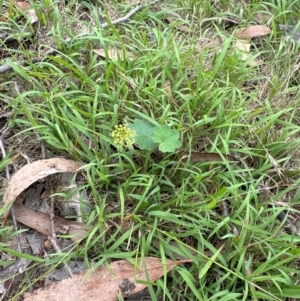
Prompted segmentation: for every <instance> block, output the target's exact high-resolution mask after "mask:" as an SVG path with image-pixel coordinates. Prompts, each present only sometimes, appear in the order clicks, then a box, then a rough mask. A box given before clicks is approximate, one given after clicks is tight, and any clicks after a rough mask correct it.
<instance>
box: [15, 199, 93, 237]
mask: <svg viewBox="0 0 300 301" xmlns="http://www.w3.org/2000/svg"><path fill="white" fill-rule="evenodd" d="M14 212H15V216H16V219H17V220H18V221H19V222H21V223H22V224H24V225H26V226H28V227H30V228H32V229H35V230H37V231H38V232H40V233H42V234H44V235H47V236H51V235H52V230H51V229H52V228H51V221H50V215H49V214H47V213H44V212H41V211H38V210H35V209H33V208H30V207H27V206H25V205H21V204H19V203H15V204H14ZM54 227H55V232H56V233H57V234H64V235H71V236H72V237H71V238H70V239H71V240H72V241H74V242H76V241H78V240H80V239H82V238H84V237H85V236H86V233H87V232H86V231H85V230H84V228H85V225H84V224H83V223H78V222H75V221H69V220H65V219H62V218H59V217H56V216H55V217H54Z"/></svg>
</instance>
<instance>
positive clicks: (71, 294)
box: [24, 257, 191, 301]
mask: <svg viewBox="0 0 300 301" xmlns="http://www.w3.org/2000/svg"><path fill="white" fill-rule="evenodd" d="M187 262H191V260H179V261H171V260H166V264H165V265H164V264H163V263H162V262H161V259H159V258H154V257H146V258H144V259H143V260H142V261H141V260H138V264H137V265H136V266H135V265H133V264H131V263H129V262H128V261H126V260H120V261H115V262H113V263H111V264H110V266H109V269H107V268H106V267H104V266H102V267H100V268H98V269H97V270H96V271H95V272H93V273H92V274H87V273H85V272H82V273H80V274H78V275H75V276H73V277H72V278H69V279H66V280H62V281H61V282H59V283H57V284H54V285H52V286H50V287H49V288H47V289H38V290H36V291H34V292H32V293H26V294H25V295H24V301H40V300H48V301H50V300H51V301H61V300H64V301H73V300H89V301H99V300H102V301H115V300H116V299H117V295H118V293H121V294H122V295H123V296H128V295H131V294H134V293H137V292H139V291H141V290H143V289H144V288H146V287H147V284H141V283H137V281H147V282H154V281H156V280H157V279H158V278H160V277H162V276H163V275H164V273H165V272H168V271H170V270H171V269H172V268H174V267H175V266H176V265H178V264H181V263H187ZM99 298H100V299H99Z"/></svg>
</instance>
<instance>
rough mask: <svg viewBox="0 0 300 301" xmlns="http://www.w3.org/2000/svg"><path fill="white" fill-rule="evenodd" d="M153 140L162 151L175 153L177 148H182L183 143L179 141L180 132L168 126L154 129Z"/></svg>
mask: <svg viewBox="0 0 300 301" xmlns="http://www.w3.org/2000/svg"><path fill="white" fill-rule="evenodd" d="M151 138H152V140H153V141H154V142H156V143H158V144H159V146H158V148H159V150H160V151H162V152H164V153H166V152H174V151H175V149H176V148H178V147H180V146H181V144H182V143H181V141H179V140H178V138H179V132H178V131H177V130H174V129H171V128H170V127H169V126H168V125H162V126H160V127H157V128H155V129H154V131H153V134H152V136H151Z"/></svg>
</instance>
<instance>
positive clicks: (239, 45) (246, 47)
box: [234, 40, 263, 67]
mask: <svg viewBox="0 0 300 301" xmlns="http://www.w3.org/2000/svg"><path fill="white" fill-rule="evenodd" d="M234 46H235V48H236V49H237V50H239V51H240V52H241V53H242V60H245V61H247V60H249V55H250V48H251V43H250V42H249V41H247V40H236V41H235V45H234ZM262 62H263V61H262V60H255V59H253V60H251V61H249V62H248V65H249V66H251V67H252V66H257V65H259V64H261V63H262Z"/></svg>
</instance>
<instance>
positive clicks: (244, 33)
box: [235, 25, 272, 39]
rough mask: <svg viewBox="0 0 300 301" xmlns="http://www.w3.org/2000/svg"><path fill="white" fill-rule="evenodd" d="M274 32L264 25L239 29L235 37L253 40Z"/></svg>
mask: <svg viewBox="0 0 300 301" xmlns="http://www.w3.org/2000/svg"><path fill="white" fill-rule="evenodd" d="M271 32H272V31H271V29H270V28H269V27H267V26H263V25H253V26H249V27H247V28H245V29H238V30H237V31H236V32H235V36H236V37H237V38H238V39H252V38H254V37H261V36H265V35H268V34H270V33H271Z"/></svg>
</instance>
